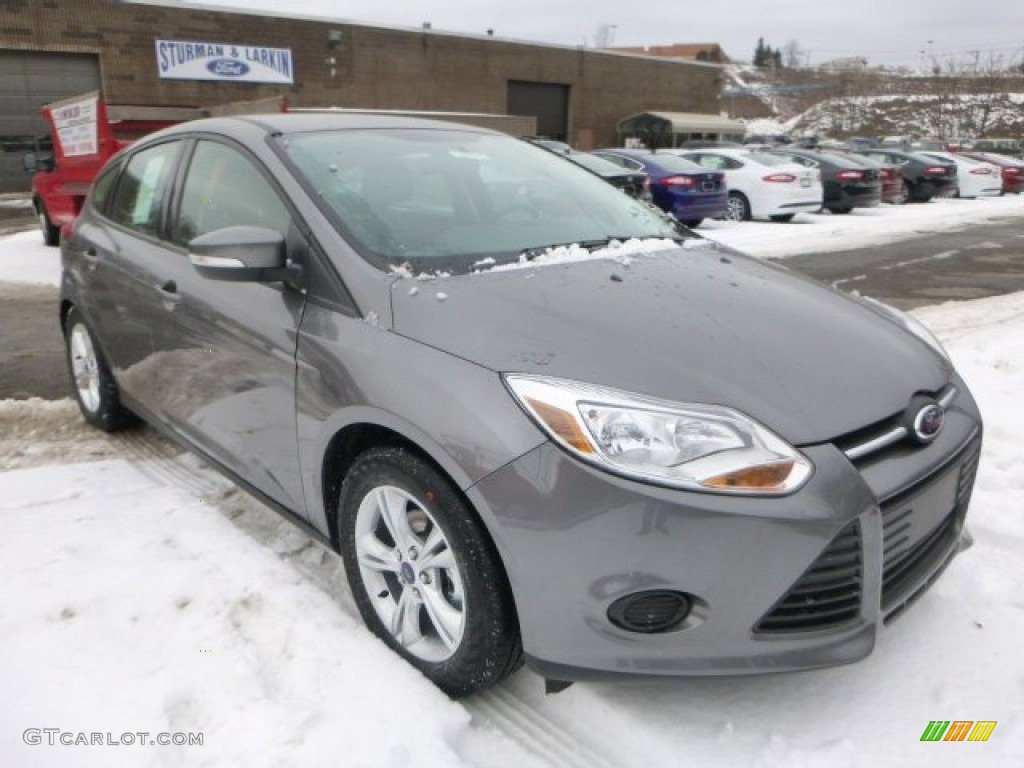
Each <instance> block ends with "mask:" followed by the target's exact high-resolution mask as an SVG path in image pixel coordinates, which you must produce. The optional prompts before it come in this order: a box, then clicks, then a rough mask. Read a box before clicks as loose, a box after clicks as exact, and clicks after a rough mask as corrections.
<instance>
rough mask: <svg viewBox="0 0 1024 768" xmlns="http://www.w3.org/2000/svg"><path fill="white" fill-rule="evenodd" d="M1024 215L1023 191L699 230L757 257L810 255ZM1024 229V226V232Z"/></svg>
mask: <svg viewBox="0 0 1024 768" xmlns="http://www.w3.org/2000/svg"><path fill="white" fill-rule="evenodd" d="M1022 215H1024V195H1007V196H1005V197H990V198H984V199H978V200H960V199H955V198H949V199H942V200H932V201H931V202H928V203H918V204H911V205H879V206H876V207H874V208H854V209H853V211H852V212H851V213H849V214H846V215H841V216H836V215H833V214H830V213H827V212H826V213H820V214H819V213H798V214H797V215H796V217H795V218H794V219H793V220H792V221H791V222H789V223H785V224H782V223H778V222H770V221H769V222H762V221H743V222H734V221H705V222H704V224H702V225H701V226H700V227H699V228H698V229H697V231H698V232H699V233H700V234H702V235H704V236H705V237H708V238H711V239H713V240H718V241H719V242H722V243H725V244H726V245H731V246H733V247H735V248H738V249H739V250H741V251H745V252H747V253H749V254H751V255H753V256H760V257H761V258H765V259H777V258H784V257H786V256H796V255H799V254H807V253H824V252H826V251H844V250H847V249H851V248H862V247H868V246H880V245H885V244H886V243H891V242H894V241H896V240H906V239H909V238H913V237H920V236H921V235H923V234H931V233H939V232H945V231H949V230H953V229H958V228H962V227H965V226H968V225H970V226H975V225H977V224H980V223H983V222H985V221H988V220H991V219H998V218H1006V217H1007V216H1022ZM1022 233H1024V230H1022Z"/></svg>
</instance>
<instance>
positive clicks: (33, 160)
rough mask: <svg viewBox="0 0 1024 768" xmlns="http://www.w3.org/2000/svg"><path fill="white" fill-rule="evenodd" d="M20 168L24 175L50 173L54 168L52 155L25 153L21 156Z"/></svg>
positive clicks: (46, 153)
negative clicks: (22, 169)
mask: <svg viewBox="0 0 1024 768" xmlns="http://www.w3.org/2000/svg"><path fill="white" fill-rule="evenodd" d="M21 167H22V168H24V169H25V172H26V173H38V172H39V171H52V170H53V168H54V163H53V155H51V154H49V153H48V152H26V153H25V154H23V155H22V156H21Z"/></svg>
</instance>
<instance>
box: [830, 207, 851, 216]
mask: <svg viewBox="0 0 1024 768" xmlns="http://www.w3.org/2000/svg"><path fill="white" fill-rule="evenodd" d="M829 210H830V211H832V213H834V214H837V215H843V214H846V213H849V212H850V211H852V210H853V208H845V207H844V208H829Z"/></svg>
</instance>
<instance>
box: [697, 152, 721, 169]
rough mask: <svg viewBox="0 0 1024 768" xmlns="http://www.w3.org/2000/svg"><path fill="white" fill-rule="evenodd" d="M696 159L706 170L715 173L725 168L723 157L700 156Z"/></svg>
mask: <svg viewBox="0 0 1024 768" xmlns="http://www.w3.org/2000/svg"><path fill="white" fill-rule="evenodd" d="M695 159H696V160H697V162H698V163H700V164H701V165H703V166H704V167H705V168H710V169H711V170H713V171H720V170H722V169H723V168H724V167H725V163H724V162H723V160H722V157H721V155H698V156H697V157H696V158H695Z"/></svg>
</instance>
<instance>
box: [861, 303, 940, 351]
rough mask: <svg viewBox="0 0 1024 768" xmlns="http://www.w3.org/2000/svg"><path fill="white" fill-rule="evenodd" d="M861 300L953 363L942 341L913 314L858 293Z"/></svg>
mask: <svg viewBox="0 0 1024 768" xmlns="http://www.w3.org/2000/svg"><path fill="white" fill-rule="evenodd" d="M857 298H859V299H860V300H861V301H863V302H864V303H865V304H867V305H868V306H869V307H872V308H873V309H875V310H877V311H879V312H880V313H881V314H884V315H886V316H887V317H889V318H890V319H892V320H895V321H896V322H897V323H899V324H900V325H902V326H903V327H904V328H905V329H906V330H908V331H910V332H911V333H912V334H914V335H915V336H917V338H919V339H920V340H921V341H923V342H924V343H925V344H927V345H928V346H929V347H931V348H932V349H934V350H935V351H936V352H937V353H938V354H939V355H940V356H941V357H942V359H943V360H945V361H946V362H947V363H949V364H950V365H952V364H953V362H952V360H950V358H949V353H948V352H946V348H945V347H943V346H942V342H941V341H939V340H938V339H937V338H936V337H935V334H934V333H932V332H931V331H929V330H928V328H926V327H925V325H924V323H922V322H921V321H920V320H918V319H917V318H916V317H914V316H913V315H908V314H907V313H906V312H901V311H900V310H898V309H896V308H895V307H890V306H889V305H888V304H884V303H882V302H881V301H879V300H878V299H872V298H871V297H870V296H863V295H858V296H857Z"/></svg>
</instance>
